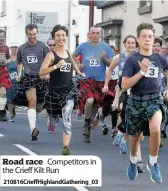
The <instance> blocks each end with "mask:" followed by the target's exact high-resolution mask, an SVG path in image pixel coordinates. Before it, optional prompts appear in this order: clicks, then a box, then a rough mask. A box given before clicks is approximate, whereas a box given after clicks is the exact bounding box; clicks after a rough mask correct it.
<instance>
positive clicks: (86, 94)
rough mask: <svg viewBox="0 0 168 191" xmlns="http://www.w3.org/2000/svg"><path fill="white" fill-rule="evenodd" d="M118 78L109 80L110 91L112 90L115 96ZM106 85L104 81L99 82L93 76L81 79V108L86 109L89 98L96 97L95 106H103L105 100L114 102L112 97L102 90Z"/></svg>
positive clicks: (79, 105)
mask: <svg viewBox="0 0 168 191" xmlns="http://www.w3.org/2000/svg"><path fill="white" fill-rule="evenodd" d="M116 84H117V80H110V82H109V91H111V92H112V93H113V94H114V96H115V86H116ZM103 87H104V82H98V81H96V80H94V79H92V78H88V79H84V80H79V102H78V108H79V109H80V110H83V109H84V105H85V102H86V100H87V99H88V98H94V106H95V107H103V105H104V102H109V104H112V101H111V100H112V97H111V96H109V95H105V94H104V93H103V92H102V88H103Z"/></svg>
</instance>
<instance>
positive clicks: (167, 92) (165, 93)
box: [163, 90, 168, 101]
mask: <svg viewBox="0 0 168 191" xmlns="http://www.w3.org/2000/svg"><path fill="white" fill-rule="evenodd" d="M163 98H164V100H165V101H168V90H166V91H164V92H163Z"/></svg>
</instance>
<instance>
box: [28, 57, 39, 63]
mask: <svg viewBox="0 0 168 191" xmlns="http://www.w3.org/2000/svg"><path fill="white" fill-rule="evenodd" d="M27 62H28V64H32V63H36V62H38V59H37V56H27Z"/></svg>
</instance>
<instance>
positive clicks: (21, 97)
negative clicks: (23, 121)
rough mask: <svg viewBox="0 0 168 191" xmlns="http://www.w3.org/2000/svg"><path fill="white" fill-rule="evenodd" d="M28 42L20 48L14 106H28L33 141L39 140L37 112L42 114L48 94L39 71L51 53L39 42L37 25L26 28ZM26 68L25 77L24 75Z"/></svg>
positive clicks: (29, 25) (44, 81)
mask: <svg viewBox="0 0 168 191" xmlns="http://www.w3.org/2000/svg"><path fill="white" fill-rule="evenodd" d="M25 32H26V35H27V38H28V41H27V42H26V43H24V44H23V45H21V46H20V47H19V48H18V52H17V65H18V75H19V77H18V78H19V80H20V87H19V89H18V91H17V94H16V97H15V99H14V104H15V105H19V106H28V112H27V115H28V121H29V125H30V131H31V137H32V141H36V140H37V136H38V134H39V130H38V129H37V128H36V111H37V112H38V113H40V112H41V110H42V109H43V105H44V96H45V93H46V82H47V81H46V80H45V79H46V78H47V77H44V78H43V80H41V79H40V78H39V70H40V67H41V65H42V62H43V60H44V58H45V56H46V55H47V53H48V52H49V49H48V47H47V46H46V45H45V44H44V43H43V42H41V41H38V40H37V32H38V30H37V25H35V24H28V25H27V26H26V28H25ZM22 67H24V76H23V78H21V79H20V77H21V75H22Z"/></svg>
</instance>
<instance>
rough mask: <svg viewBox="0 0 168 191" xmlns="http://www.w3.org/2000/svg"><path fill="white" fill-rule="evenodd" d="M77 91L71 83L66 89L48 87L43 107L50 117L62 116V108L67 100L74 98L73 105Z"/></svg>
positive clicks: (75, 101) (76, 97)
mask: <svg viewBox="0 0 168 191" xmlns="http://www.w3.org/2000/svg"><path fill="white" fill-rule="evenodd" d="M77 95H78V93H77V89H76V86H75V85H74V84H73V85H72V86H71V87H69V88H68V89H67V88H66V89H61V90H56V89H55V90H54V88H51V87H48V88H47V92H46V94H45V98H44V100H45V106H44V107H45V108H46V110H47V113H48V115H49V116H50V117H62V108H63V107H64V106H65V105H66V103H67V101H68V100H74V107H75V105H76V103H77V99H78V96H77Z"/></svg>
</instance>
